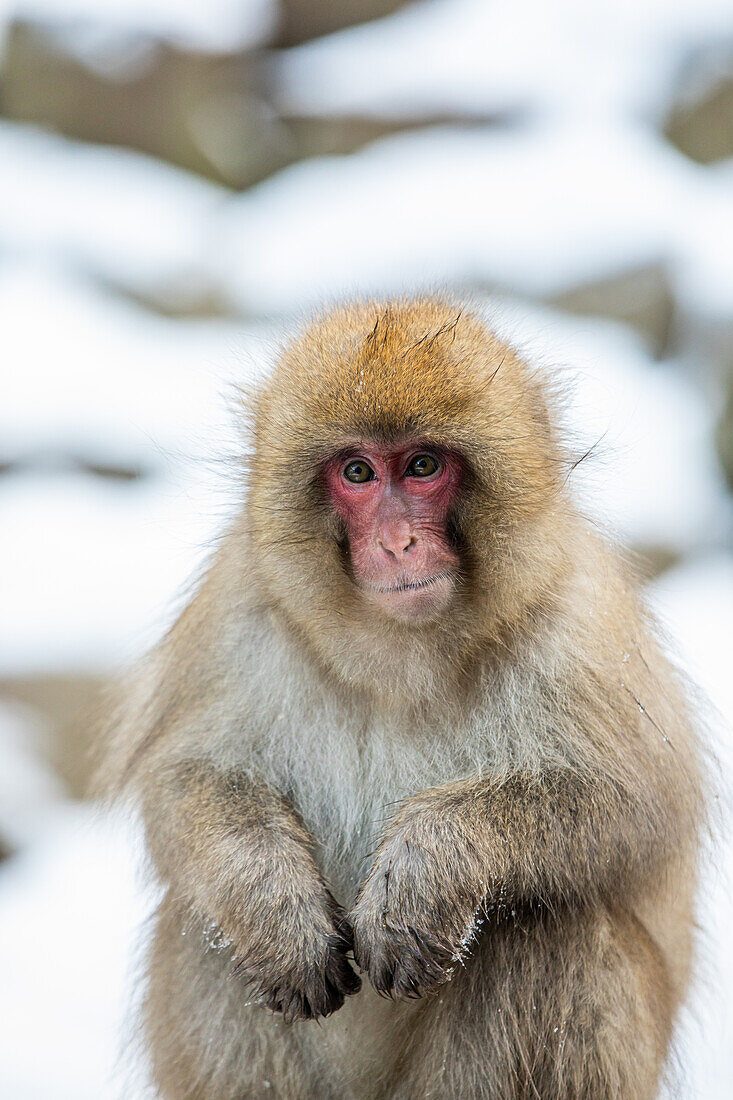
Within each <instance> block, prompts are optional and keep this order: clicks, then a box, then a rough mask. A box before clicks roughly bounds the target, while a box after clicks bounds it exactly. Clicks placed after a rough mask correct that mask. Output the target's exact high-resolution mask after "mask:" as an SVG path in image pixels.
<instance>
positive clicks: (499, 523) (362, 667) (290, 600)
mask: <svg viewBox="0 0 733 1100" xmlns="http://www.w3.org/2000/svg"><path fill="white" fill-rule="evenodd" d="M254 437H255V458H254V462H253V465H252V471H251V478H252V480H251V493H250V532H251V537H252V540H253V543H254V547H255V552H256V555H257V558H258V560H259V561H260V562H261V563H262V573H263V575H264V577H265V580H266V583H268V584H269V587H270V591H271V592H276V593H278V595H279V597H280V599H281V600H282V602H283V604H284V606H286V607H287V608H288V614H289V616H290V617H291V619H292V620H294V621H296V622H297V623H298V624H299V626H300V627H301V629H302V630H304V631H305V632H306V634H307V635H308V636H309V637H310V638H311V640H312V641H313V642H315V644H316V648H317V649H318V650H319V651H320V652H321V655H322V656H324V657H326V659H327V660H328V662H329V664H331V665H332V666H335V667H336V669H337V671H340V672H341V673H342V674H343V675H345V676H346V678H347V679H349V680H350V681H353V679H354V676H361V675H363V676H364V679H365V681H368V680H369V679H370V678H371V677H372V676H374V675H377V674H378V675H379V676H380V678H381V683H382V686H384V679H383V677H384V676H385V675H387V676H388V677H389V671H388V670H386V669H385V668H382V667H377V665H378V655H377V652H376V651H378V650H381V645H380V641H381V639H382V638H383V637H384V636H385V633H389V634H392V635H394V634H395V633H396V632H399V631H400V630H401V631H402V632H403V633H405V634H406V635H407V636H409V644H410V646H411V647H412V646H414V645H415V644H417V645H419V644H420V636H421V634H422V635H423V636H425V635H430V636H432V638H433V641H434V640H435V634H436V632H438V633H441V632H443V633H445V636H446V644H447V642H448V639H450V644H449V645H448V648H447V650H446V649H445V647H443V648H442V650H441V661H442V662H443V663H444V662H445V661H446V658H449V657H450V656H452V655H455V656H456V657H458V656H459V655H460V656H461V657H464V656H465V653H466V648H467V647H468V649H474V648H475V646H476V644H477V643H478V644H480V643H482V642H484V641H486V640H489V639H490V638H492V637H494V638H497V637H499V636H502V635H504V634H505V633H506V631H507V630H510V629H511V628H512V627H514V626H518V625H519V624H520V623H521V621H522V619H523V618H524V616H525V615H526V614H527V613H528V612H530V611H531V610H532V608H533V607H536V606H537V605H538V604H541V603H542V601H543V599H544V598H546V597H547V593H548V592H549V589H550V587H553V586H554V583H555V581H556V576H557V571H558V570H561V569H562V567H563V566H562V562H563V553H562V548H561V546H560V545H559V541H560V540H558V538H557V533H558V530H559V529H560V528H561V525H560V524H558V521H557V513H558V512H560V513H562V512H563V511H567V513H568V521H567V526H568V529H569V528H570V527H571V526H572V518H571V512H570V509H569V508H568V506H567V503H566V502H565V501H564V500H563V498H562V489H563V484H564V471H565V469H566V461H565V456H564V455H563V453H562V450H561V448H560V445H559V442H558V440H557V438H556V435H555V430H554V427H553V425H552V422H551V419H550V415H549V410H548V400H547V394H546V386H545V387H543V385H542V384H541V383H540V381H539V379H538V378H537V376H536V375H535V374H534V373H533V372H532V371H531V370H530V368H529V367H528V366H527V365H526V364H525V363H524V362H522V360H521V359H520V358H519V357H518V356H517V354H516V352H514V351H513V350H512V349H511V348H510V347H509V346H508V345H506V344H505V343H503V342H502V341H501V340H499V339H498V338H497V337H496V336H494V335H493V334H492V333H491V332H490V331H488V329H487V328H486V326H485V325H484V324H483V323H482V321H480V320H479V319H478V318H477V317H475V316H472V315H471V314H469V313H466V312H464V311H463V310H461V309H460V308H459V307H458V306H457V305H455V304H454V303H451V302H445V301H438V300H433V299H423V300H418V301H417V302H416V301H412V300H410V301H395V302H390V303H360V304H354V305H350V306H346V307H342V308H340V309H337V310H334V311H333V312H331V313H329V314H327V315H326V316H324V317H323V318H321V319H320V320H317V321H316V322H315V323H313V324H312V325H311V326H310V327H309V328H308V329H307V330H306V331H305V333H304V334H302V335H301V336H300V337H299V339H298V340H297V341H296V342H295V343H293V344H292V345H291V347H290V348H289V349H287V350H286V351H285V353H284V355H283V357H282V359H281V361H280V363H279V365H278V367H277V369H276V370H275V372H274V374H273V375H272V377H271V378H269V379H268V380H267V381H266V382H265V384H264V385H263V386H262V388H261V390H260V391H259V392H258V393H257V394H256V397H255V403H254ZM413 439H414V440H416V441H417V440H420V441H427V442H431V443H433V444H435V445H437V446H440V445H443V446H446V447H450V448H451V449H453V450H456V449H457V450H458V452H459V454H460V455H461V457H462V459H463V461H464V463H465V466H466V479H465V485H464V489H463V492H462V494H461V500H460V502H459V504H458V505H457V507H456V509H455V513H454V514H453V515H452V517H451V525H452V529H453V531H454V533H455V536H456V539H457V541H458V543H459V545H460V547H461V550H462V553H463V558H464V563H465V567H466V569H465V575H464V577H463V578H462V581H463V585H464V591H465V593H466V594H467V595H470V599H463V600H460V599H459V600H458V601H457V602H456V605H455V607H454V608H453V611H452V614H449V615H448V616H447V617H446V618H444V619H442V620H441V621H440V622H437V623H436V622H432V623H428V624H427V625H426V624H422V627H421V629H417V628H416V627H415V626H414V625H411V626H404V625H402V626H398V625H395V624H394V623H389V624H388V623H386V622H384V621H382V620H380V619H379V617H378V615H377V614H376V613H375V612H374V611H373V610H372V609H370V608H368V607H366V606H365V605H364V604H363V603H362V602H361V601H360V600H359V597H358V595H357V593H356V592H355V590H354V589H353V586H352V585H351V584H350V582H349V579H348V576H347V573H346V572H345V571H344V567H343V560H342V556H341V553H340V550H339V531H338V527H337V525H336V524H335V521H334V519H333V517H332V516H331V515H330V514H329V510H328V509H327V508H326V507H325V506H324V505H325V501H324V500H323V494H322V486H321V481H320V471H321V469H322V466H323V463H324V462H325V461H326V459H328V458H329V457H330V456H332V455H333V454H334V453H337V452H339V451H340V450H342V449H344V448H345V447H347V446H350V445H354V444H358V443H360V442H365V441H368V440H376V441H377V442H401V441H403V440H404V441H409V440H413ZM551 512H552V513H554V515H553V516H552V517H551V522H548V518H550V517H549V514H550V513H551ZM475 532H481V537H480V539H476V538H475V537H474V533H475ZM565 534H566V535H567V531H566V532H565ZM517 574H519V575H521V576H522V577H524V578H525V584H524V585H523V587H522V588H521V589H518V587H517V584H516V576H517ZM334 594H337V597H338V598H337V601H336V603H335V602H334ZM335 606H338V607H339V608H340V616H339V618H340V621H341V622H343V623H345V624H346V623H348V628H349V631H350V645H351V646H352V647H353V646H354V641H355V637H354V633H353V632H354V628H355V627H359V628H360V629H361V631H362V641H363V643H364V646H363V648H362V649H361V650H359V652H360V657H359V668H358V669H356V668H355V667H354V666H353V664H352V662H351V661H350V659H349V657H348V655H347V654H345V653H344V648H343V646H342V644H341V639H340V638H339V636H338V635H339V630H338V628H334V625H333V616H332V614H331V612H332V609H333V608H334V607H335ZM469 606H470V610H469ZM324 608H327V609H328V629H327V631H325V632H324V631H322V630H320V629H319V622H320V617H321V616H320V612H321V611H322V610H323V609H324ZM366 650H368V651H370V654H371V655H370V657H369V658H368V659H366V658H365V656H364V653H365V651H366ZM433 651H434V646H433ZM390 665H391V668H392V669H393V670H394V663H393V661H392V658H391V657H390ZM423 667H424V666H423ZM397 676H398V679H401V678H402V676H403V670H402V669H400V670H399V671H398V672H397ZM390 678H391V677H390ZM413 687H414V681H413V679H412V678H411V679H410V690H412V688H413Z"/></svg>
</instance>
